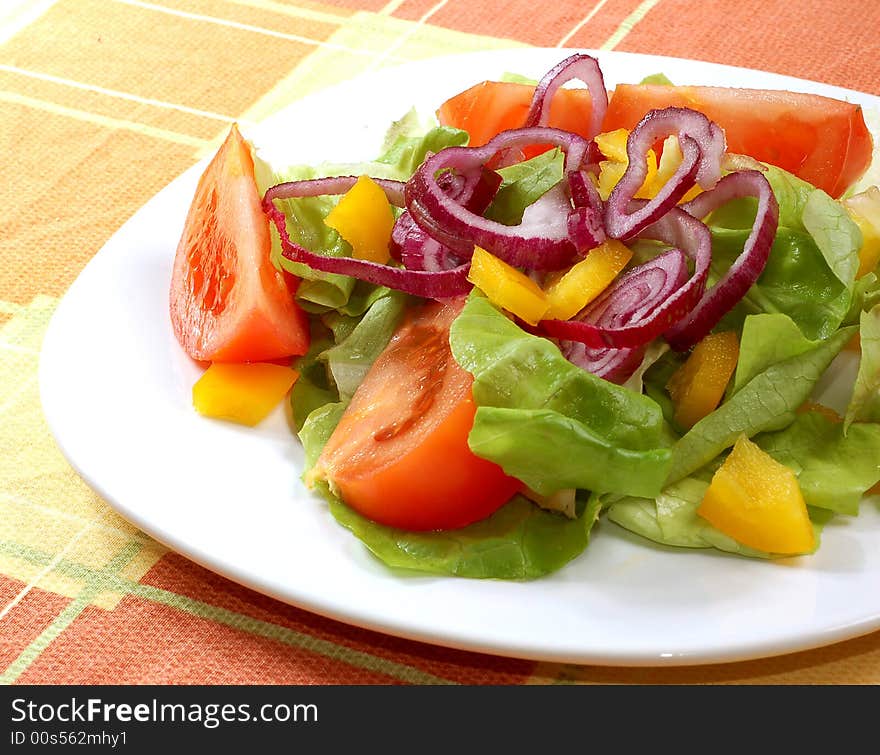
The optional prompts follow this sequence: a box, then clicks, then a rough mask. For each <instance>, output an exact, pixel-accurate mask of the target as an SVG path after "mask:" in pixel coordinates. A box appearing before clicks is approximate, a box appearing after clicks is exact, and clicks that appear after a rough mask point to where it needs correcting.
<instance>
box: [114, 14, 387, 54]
mask: <svg viewBox="0 0 880 755" xmlns="http://www.w3.org/2000/svg"><path fill="white" fill-rule="evenodd" d="M113 2H116V3H121V4H123V5H130V6H132V7H135V8H140V9H142V10H150V11H155V12H157V13H165V14H167V15H170V16H177V17H179V18H185V19H188V20H190V21H198V22H201V23H206V24H215V25H217V26H225V27H228V28H230V29H237V30H239V31H247V32H252V33H254V34H261V35H264V36H267V37H275V38H276V39H286V40H289V41H291V42H299V43H301V44H304V45H309V46H316V47H329V48H330V49H334V50H336V51H337V52H346V53H351V54H352V55H369V54H370V53H368V52H362V51H360V50H359V49H358V48H357V47H339V46H337V45H334V44H333V43H331V42H327V41H324V40H320V39H314V38H313V37H307V36H303V35H301V34H293V33H291V32H283V31H277V30H276V29H272V28H270V27H268V26H260V25H257V24H251V23H245V22H242V21H235V20H233V19H229V18H223V17H221V16H215V15H211V14H207V13H194V12H192V11H187V10H182V9H180V8H171V7H168V6H166V5H159V4H157V3H150V2H146V0H113Z"/></svg>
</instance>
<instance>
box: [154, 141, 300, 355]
mask: <svg viewBox="0 0 880 755" xmlns="http://www.w3.org/2000/svg"><path fill="white" fill-rule="evenodd" d="M270 249H271V237H270V236H269V220H268V218H266V216H265V214H264V213H263V210H262V208H261V206H260V196H259V193H258V191H257V184H256V181H255V179H254V162H253V159H252V157H251V152H250V149H249V147H248V144H247V142H246V141H245V140H244V138H243V137H242V136H241V134H240V133H239V130H238V128H237V127H236V126H234V125H233V126H232V128H231V129H230V131H229V134H228V136H227V137H226V140H225V141H224V142H223V144H222V145H221V147H220V149H219V150H218V151H217V154H216V155H214V158H213V159H212V160H211V162H210V163H209V165H208V167H207V168H206V169H205V172H204V173H203V174H202V176H201V178H200V179H199V183H198V186H197V187H196V193H195V196H194V198H193V202H192V205H191V206H190V209H189V213H188V214H187V217H186V223H185V225H184V229H183V234H182V235H181V238H180V243H179V244H178V246H177V253H176V256H175V259H174V269H173V271H172V275H171V291H170V312H171V325H172V327H173V329H174V334H175V336H177V340H178V341H179V342H180V345H181V346H182V347H183V349H184V351H186V353H187V354H189V355H190V356H191V357H192V358H193V359H199V360H203V361H212V362H258V361H269V360H273V359H279V358H281V357H287V356H291V355H294V354H304V353H305V352H306V351H307V350H308V346H309V325H308V321H307V319H306V315H305V313H304V312H303V311H302V310H301V309H300V308H299V307H298V306H297V305H296V303H295V301H294V300H293V295H292V294H291V289H289V288H288V285H287V283H286V282H285V279H284V276H282V274H281V273H280V272H278V271H277V270H276V269H275V268H274V267H273V265H272V263H271V261H270V259H269V252H270Z"/></svg>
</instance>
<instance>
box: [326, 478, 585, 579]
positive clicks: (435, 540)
mask: <svg viewBox="0 0 880 755" xmlns="http://www.w3.org/2000/svg"><path fill="white" fill-rule="evenodd" d="M324 493H325V495H327V496H328V499H329V502H330V511H331V513H332V514H333V516H334V517H335V519H336V521H338V522H339V523H340V524H341V525H343V526H344V527H347V528H348V529H349V530H351V531H352V532H353V533H354V534H355V535H356V536H357V537H358V538H359V539H360V540H361V541H363V543H364V544H365V545H366V546H367V548H369V549H370V551H372V552H373V554H374V555H376V556H377V557H378V558H379V559H380V560H381V561H383V562H384V563H385V564H387V565H388V566H390V567H393V568H398V569H415V570H417V571H422V572H429V573H433V574H448V575H453V576H457V577H469V578H472V579H519V580H527V579H535V578H537V577H542V576H544V575H546V574H550V573H551V572H554V571H556V570H557V569H559V568H560V567H562V566H564V565H565V564H567V563H568V562H569V561H571V560H572V559H573V558H574V557H575V556H577V555H579V554H580V553H581V552H582V551H583V550H584V549H585V548H586V547H587V545H588V543H589V540H590V530H591V529H592V526H593V524H595V522H596V519H597V518H598V514H599V504H598V498H597V497H593V498H591V499H590V501H589V502H588V503H587V505H586V507H585V509H584V511H583V512H582V513H581V514H580V516H578V517H577V518H576V519H569V518H567V517H565V516H562V515H561V514H557V513H555V512H551V511H545V510H544V509H542V508H540V507H538V506H536V505H535V504H533V503H532V502H530V501H528V500H526V499H525V498H523V497H522V496H515V497H514V498H513V499H512V500H511V501H509V502H508V503H506V504H505V505H504V506H502V507H501V508H500V509H498V511H496V512H495V513H494V514H492V516H490V517H488V518H487V519H484V520H482V521H480V522H476V523H474V524H471V525H469V526H467V527H463V528H461V529H457V530H445V531H441V532H406V531H404V530H398V529H393V528H391V527H385V526H383V525H381V524H376V523H375V522H373V521H370V520H369V519H366V518H365V517H363V516H361V515H360V514H358V513H357V512H356V511H354V510H353V509H351V508H349V507H348V506H346V505H345V504H344V503H342V502H341V501H340V500H339V499H338V498H335V497H334V496H332V495H331V494H330V493H329V491H326V490H325V491H324Z"/></svg>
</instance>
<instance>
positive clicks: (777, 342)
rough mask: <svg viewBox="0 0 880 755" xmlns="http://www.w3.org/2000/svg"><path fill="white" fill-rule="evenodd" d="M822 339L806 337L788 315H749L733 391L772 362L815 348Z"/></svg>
mask: <svg viewBox="0 0 880 755" xmlns="http://www.w3.org/2000/svg"><path fill="white" fill-rule="evenodd" d="M818 345H819V341H818V340H816V341H811V340H810V339H809V338H806V337H805V336H804V335H803V333H802V332H801V330H800V328H798V326H797V325H796V324H795V322H794V320H792V319H791V318H790V317H788V316H787V315H783V314H772V315H770V314H762V315H749V316H748V317H746V319H745V322H744V323H743V328H742V334H741V336H740V350H739V359H738V361H737V364H736V374H735V376H734V380H733V390H734V392H736V391H738V390H739V389H740V388H742V387H743V386H744V385H745V384H746V383H748V382H749V381H750V380H751V379H752V378H753V377H755V376H756V375H758V374H759V373H761V372H763V371H764V370H765V369H767V368H768V367H769V366H770V365H772V364H776V363H777V362H781V361H783V360H785V359H788V358H790V357H795V356H797V355H798V354H803V353H804V352H807V351H810V349H815V348H816V347H817V346H818Z"/></svg>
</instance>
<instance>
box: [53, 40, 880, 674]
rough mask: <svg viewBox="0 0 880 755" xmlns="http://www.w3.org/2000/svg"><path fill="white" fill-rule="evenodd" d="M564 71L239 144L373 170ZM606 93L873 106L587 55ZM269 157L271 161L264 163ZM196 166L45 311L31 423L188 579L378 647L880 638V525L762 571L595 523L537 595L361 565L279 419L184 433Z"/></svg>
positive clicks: (431, 94) (305, 116)
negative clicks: (472, 107) (171, 300)
mask: <svg viewBox="0 0 880 755" xmlns="http://www.w3.org/2000/svg"><path fill="white" fill-rule="evenodd" d="M566 54H567V52H566V51H563V50H540V49H528V50H512V51H502V52H490V53H479V54H474V55H463V56H457V57H452V58H445V59H432V60H427V61H424V62H421V63H417V64H412V65H406V66H403V67H399V68H395V69H387V70H383V71H380V72H378V73H375V74H372V75H370V76H368V77H366V78H362V79H360V80H356V81H352V82H348V83H345V84H342V85H340V86H337V87H335V88H334V89H332V90H326V91H323V92H320V93H318V94H316V95H313V96H311V97H309V98H307V99H305V100H302V101H298V102H296V103H294V104H293V105H291V106H290V107H289V108H288V109H286V110H285V111H284V112H283V113H281V114H279V115H278V116H276V117H275V118H273V119H272V120H271V121H268V122H267V123H265V124H263V125H262V126H261V127H260V128H258V129H256V130H254V131H252V132H251V136H252V137H253V138H254V139H256V140H257V142H258V143H260V144H266V143H273V144H275V143H276V142H277V143H279V144H280V145H281V146H280V148H279V153H278V154H283V155H284V156H286V157H289V158H290V159H293V160H304V161H308V162H316V161H318V160H320V159H332V160H334V161H337V160H338V161H342V160H348V159H359V158H369V157H372V156H374V155H375V154H377V151H378V148H379V145H380V144H381V141H382V137H383V135H384V131H385V128H386V126H387V125H388V124H389V123H390V122H391V121H392V120H393V119H395V118H398V117H400V116H401V115H402V114H403V113H404V112H405V111H406V110H408V109H409V108H410V107H411V106H412V105H417V106H418V107H419V108H420V109H421V110H423V111H424V112H431V111H433V109H434V108H435V107H436V106H437V105H438V104H439V103H440V102H442V101H443V99H444V98H446V97H447V96H450V95H452V94H454V93H455V92H458V91H460V90H462V89H464V88H466V87H468V86H470V85H471V84H473V83H476V82H477V81H479V80H482V79H484V78H492V77H497V76H499V75H501V74H503V73H504V72H506V71H516V72H519V73H523V74H527V75H531V76H536V77H537V76H540V75H541V74H543V73H544V71H546V70H547V69H549V68H550V67H551V66H552V65H553V64H555V63H556V62H558V61H559V60H561V59H562V58H563V57H565V56H566ZM599 57H600V58H601V62H602V68H603V71H604V73H605V76H606V79H607V81H608V83H609V84H610V85H611V84H614V83H616V82H636V81H639V80H640V79H641V78H642V77H643V76H645V75H648V74H652V73H655V72H658V71H663V72H665V73H666V74H667V75H668V76H669V77H670V78H671V79H672V80H673V81H677V82H679V83H686V82H687V83H715V84H724V85H737V86H755V87H767V88H782V89H785V88H789V89H796V90H801V91H812V92H818V93H826V94H829V95H831V96H836V97H841V98H848V99H852V100H858V101H859V102H862V103H863V104H865V105H867V106H870V107H878V105H880V99H878V98H876V97H871V96H868V95H863V94H858V93H856V92H850V91H846V90H841V89H835V88H832V87H828V86H824V85H821V84H816V83H811V82H806V81H800V80H797V79H791V78H786V77H781V76H774V75H770V74H766V73H760V72H756V71H749V70H742V69H734V68H729V67H722V66H718V65H711V64H706V63H697V62H693V61H683V60H677V59H664V58H656V57H650V56H643V55H628V54H623V53H603V54H600V56H599ZM276 146H277V144H276ZM202 167H203V166H201V165H199V166H196V168H194V169H192V170H190V171H188V172H186V173H185V174H184V175H182V176H181V177H180V178H178V179H177V180H175V181H174V182H172V183H171V184H170V185H169V186H167V187H166V188H165V189H163V190H162V191H161V192H159V194H157V195H156V196H155V197H154V198H153V199H152V200H150V201H149V202H148V203H147V204H146V205H145V206H144V207H143V208H142V209H141V210H140V211H139V212H138V213H137V214H136V215H135V216H134V217H132V218H131V220H129V221H128V222H127V223H126V224H125V225H124V226H123V227H122V228H121V229H120V230H119V231H118V232H117V233H116V234H115V235H114V236H113V238H111V239H110V241H109V242H108V243H107V244H106V246H105V247H104V248H103V249H101V251H100V252H99V253H98V254H97V255H96V256H95V257H94V259H93V260H92V261H91V262H90V263H89V264H88V265H87V267H86V268H85V269H84V270H83V272H82V274H81V275H80V276H79V278H78V279H77V280H76V282H75V283H74V284H73V286H72V287H71V288H70V290H69V292H68V293H67V294H66V296H65V297H64V298H63V300H62V301H61V303H60V304H59V306H58V310H57V312H56V314H55V316H54V318H53V319H52V322H51V324H50V326H49V329H48V332H47V333H46V337H45V341H44V346H43V353H42V359H41V365H40V388H41V394H42V401H43V407H44V411H45V415H46V417H47V419H48V421H49V425H50V427H51V429H52V432H53V433H54V435H55V436H56V438H57V440H58V443H59V445H60V447H61V449H62V451H63V452H64V454H65V455H66V456H67V458H68V459H69V460H70V463H71V464H72V465H73V466H74V467H75V468H76V470H77V471H78V472H79V473H80V474H81V475H82V476H83V478H84V479H85V480H86V481H87V482H88V483H89V484H90V485H91V486H92V487H93V488H95V490H97V492H98V493H99V494H100V495H102V496H103V497H104V498H106V500H107V501H108V502H109V503H110V504H111V505H112V506H113V507H114V508H115V509H116V510H118V511H119V512H120V513H121V514H122V515H123V516H124V517H126V518H127V519H129V520H131V521H132V522H134V523H135V524H136V525H137V526H139V527H141V528H142V529H143V530H145V531H146V532H148V533H149V534H151V535H153V536H154V537H155V538H157V539H158V540H160V541H161V542H163V543H165V544H167V545H168V546H170V547H171V548H173V549H175V550H177V551H180V552H181V553H183V554H185V555H186V556H188V557H189V558H191V559H193V560H194V561H196V562H198V563H200V564H202V565H204V566H206V567H208V568H210V569H212V570H214V571H217V572H219V573H220V574H223V575H225V576H227V577H229V578H230V579H233V580H235V581H237V582H240V583H242V584H244V585H247V586H249V587H251V588H253V589H255V590H258V591H260V592H262V593H266V594H268V595H271V596H274V597H276V598H279V599H281V600H283V601H286V602H289V603H291V604H294V605H297V606H300V607H302V608H305V609H308V610H310V611H314V612H316V613H319V614H323V615H325V616H329V617H332V618H335V619H338V620H341V621H344V622H348V623H351V624H356V625H359V626H362V627H367V628H370V629H374V630H379V631H382V632H386V633H389V634H393V635H399V636H402V637H408V638H411V639H416V640H423V641H426V642H431V643H436V644H441V645H447V646H450V647H457V648H462V649H469V650H475V651H484V652H489V653H495V654H501V655H510V656H519V657H524V658H532V659H539V660H549V661H567V662H573V663H591V664H608V665H612V664H615V665H653V664H658V665H659V664H697V663H708V662H716V661H732V660H739V659H745V658H753V657H758V656H766V655H773V654H779V653H785V652H789V651H795V650H800V649H805V648H809V647H814V646H819V645H823V644H827V643H831V642H834V641H837V640H842V639H845V638H849V637H853V636H855V635H859V634H864V633H867V632H869V631H871V630H874V629H877V628H880V547H878V546H880V514H878V507H877V506H876V505H867V504H866V505H863V507H862V509H863V511H862V514H861V515H860V516H859V517H858V518H857V519H854V520H847V519H845V518H843V517H837V518H836V519H835V520H834V522H833V523H832V524H831V525H830V526H829V527H828V528H827V529H826V531H825V535H824V538H823V541H824V542H823V545H822V548H821V549H820V550H819V552H818V554H817V555H815V556H813V557H811V558H803V559H791V560H787V561H785V562H782V563H766V562H763V561H752V560H748V559H742V558H736V557H731V556H726V555H724V554H721V553H718V552H704V551H699V552H695V551H688V550H675V549H672V548H661V547H656V546H652V545H650V544H649V543H648V542H647V541H642V540H638V539H637V538H635V537H633V536H630V535H629V534H627V533H625V532H624V531H623V530H621V529H619V528H617V527H616V526H615V525H613V524H611V523H608V522H602V523H600V524H599V525H598V526H597V528H596V530H595V531H594V539H593V542H592V544H591V545H590V547H589V548H587V550H586V551H585V552H584V553H583V554H582V555H581V556H580V557H579V558H577V559H576V560H575V561H574V562H572V563H571V564H569V565H568V566H566V567H565V568H563V569H562V570H560V571H559V572H557V573H555V574H553V575H552V576H550V577H547V578H544V579H540V580H537V581H533V582H527V583H517V582H502V581H492V580H487V581H474V580H465V579H450V578H442V577H434V576H419V575H413V574H411V573H407V574H403V573H397V572H393V571H390V570H388V569H387V568H386V567H384V566H383V565H382V564H381V563H380V562H378V561H377V560H376V559H374V558H373V557H372V556H371V555H370V554H369V553H368V552H367V550H366V549H365V548H364V547H363V545H362V544H361V543H360V541H358V540H357V539H355V538H354V537H353V536H352V535H351V534H350V533H349V532H348V531H347V530H345V529H343V528H342V527H340V526H339V525H337V524H336V523H335V521H334V520H333V519H332V517H331V516H330V514H329V512H328V510H327V507H326V505H325V503H324V502H323V501H322V500H320V499H318V498H317V497H315V496H313V495H311V494H310V493H308V492H307V491H306V490H305V489H304V487H303V485H302V483H301V482H300V479H299V478H300V472H301V470H302V463H303V454H302V450H301V447H300V445H299V443H298V442H297V440H296V439H295V437H294V436H293V435H291V433H290V430H289V429H288V426H287V423H286V419H285V417H284V414H283V413H282V412H281V411H280V410H279V411H277V412H276V413H275V414H274V415H273V416H272V417H271V418H269V419H268V420H266V422H264V423H263V424H262V425H261V426H260V427H258V428H256V429H246V428H240V427H237V426H234V425H231V424H226V423H222V422H215V421H210V420H207V419H204V418H202V417H200V416H199V415H197V414H196V413H195V412H194V411H193V409H192V405H191V403H190V400H191V398H190V397H191V394H190V390H191V387H192V384H193V383H194V382H195V380H196V379H197V378H198V376H199V374H200V370H199V368H198V367H197V366H196V365H195V364H194V363H193V362H191V361H190V360H189V359H187V358H186V357H185V356H184V354H183V352H182V351H181V349H180V348H179V346H178V345H177V342H176V341H175V339H174V337H173V335H172V333H171V329H170V325H169V321H168V312H167V309H168V306H167V292H168V282H169V276H170V270H171V263H172V258H173V255H174V250H175V247H176V244H177V240H178V237H179V235H180V231H181V228H182V225H183V219H184V216H185V213H186V210H187V208H188V206H189V203H190V199H191V197H192V194H193V191H194V188H195V183H196V179H197V176H198V173H199V172H200V171H201V169H202Z"/></svg>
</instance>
